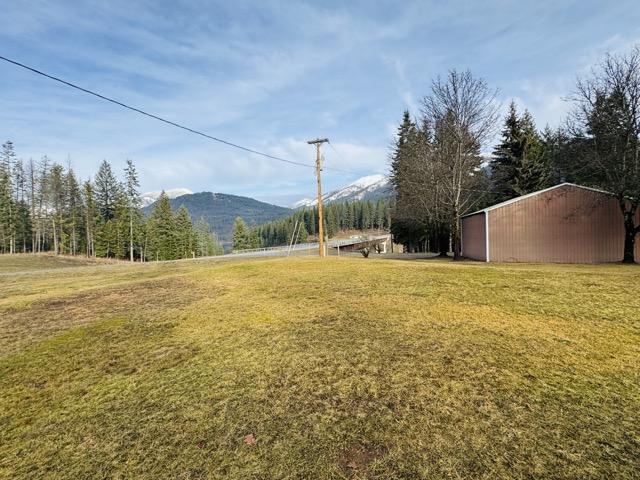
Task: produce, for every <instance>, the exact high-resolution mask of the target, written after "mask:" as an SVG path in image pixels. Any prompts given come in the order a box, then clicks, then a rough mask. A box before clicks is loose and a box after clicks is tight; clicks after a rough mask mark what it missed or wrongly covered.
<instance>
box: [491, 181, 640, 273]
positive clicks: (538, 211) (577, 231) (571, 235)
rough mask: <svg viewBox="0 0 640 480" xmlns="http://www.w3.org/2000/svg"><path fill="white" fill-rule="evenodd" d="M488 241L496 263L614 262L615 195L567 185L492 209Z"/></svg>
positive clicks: (617, 234) (619, 238) (617, 244)
mask: <svg viewBox="0 0 640 480" xmlns="http://www.w3.org/2000/svg"><path fill="white" fill-rule="evenodd" d="M489 246H490V257H491V260H492V261H496V262H557V263H598V262H618V261H620V260H622V254H623V247H624V225H623V223H622V219H621V214H620V210H619V207H618V204H617V202H616V200H615V198H613V197H611V196H609V195H606V194H603V193H599V192H595V191H591V190H586V189H582V188H579V187H575V186H571V185H566V186H562V187H560V188H557V189H554V190H550V191H547V192H543V193H541V194H539V195H535V196H532V197H529V198H526V199H523V200H522V201H519V202H514V203H511V204H508V205H505V206H503V207H500V208H497V209H495V210H492V211H491V215H490V216H489ZM636 251H637V249H636Z"/></svg>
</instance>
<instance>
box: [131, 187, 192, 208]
mask: <svg viewBox="0 0 640 480" xmlns="http://www.w3.org/2000/svg"><path fill="white" fill-rule="evenodd" d="M161 193H162V191H159V192H147V193H143V194H142V195H140V200H141V201H142V208H144V207H147V206H149V205H151V204H152V203H153V202H155V201H156V200H157V199H158V198H159V197H160V194H161ZM164 193H166V194H167V196H168V197H169V198H178V197H181V196H182V195H188V194H190V193H193V192H192V191H191V190H189V189H188V188H172V189H171V190H165V191H164Z"/></svg>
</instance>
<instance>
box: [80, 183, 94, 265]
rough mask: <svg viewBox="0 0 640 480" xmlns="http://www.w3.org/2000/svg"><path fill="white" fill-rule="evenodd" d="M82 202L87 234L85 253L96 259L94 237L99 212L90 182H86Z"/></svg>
mask: <svg viewBox="0 0 640 480" xmlns="http://www.w3.org/2000/svg"><path fill="white" fill-rule="evenodd" d="M82 200H83V217H84V232H85V251H86V254H87V257H94V256H95V254H96V250H95V239H94V236H95V230H96V224H97V220H98V211H97V206H96V202H95V197H94V193H93V185H92V184H91V182H89V181H87V182H85V183H84V185H83V188H82Z"/></svg>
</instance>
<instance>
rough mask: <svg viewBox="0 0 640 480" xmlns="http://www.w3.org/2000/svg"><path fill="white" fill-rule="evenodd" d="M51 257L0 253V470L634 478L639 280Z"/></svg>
mask: <svg viewBox="0 0 640 480" xmlns="http://www.w3.org/2000/svg"><path fill="white" fill-rule="evenodd" d="M21 262H22V263H21ZM38 262H41V263H40V264H39V265H38ZM66 263H67V261H66V260H65V261H62V265H61V266H63V267H64V266H68V265H67V264H66ZM56 266H57V260H56V259H51V258H48V259H40V260H34V259H31V258H26V257H13V258H12V257H6V256H4V257H2V256H0V273H1V274H2V275H0V477H1V478H11V479H23V478H24V479H27V478H28V479H32V478H69V479H81V478H143V479H162V478H177V479H195V478H214V479H218V478H237V479H248V478H249V479H250V478H255V479H270V478H300V479H308V478H320V479H322V478H379V479H396V478H490V479H495V478H638V475H639V474H638V472H639V471H640V295H639V292H640V267H636V266H620V265H615V266H614V265H610V266H540V265H538V266H536V265H484V264H478V263H461V264H453V263H450V262H443V261H440V260H410V261H401V260H384V259H374V258H370V259H368V260H365V259H363V258H358V257H343V258H328V259H325V261H323V262H321V261H319V259H316V258H289V259H264V260H242V261H234V262H221V261H201V262H176V263H165V264H158V265H156V264H145V265H135V266H129V265H125V264H113V265H111V264H108V265H95V264H89V265H85V266H82V265H76V267H75V268H73V269H69V268H56ZM38 268H41V269H43V270H42V271H41V272H39V271H38ZM24 270H32V272H31V273H29V274H24V273H23V272H24ZM12 272H14V273H12Z"/></svg>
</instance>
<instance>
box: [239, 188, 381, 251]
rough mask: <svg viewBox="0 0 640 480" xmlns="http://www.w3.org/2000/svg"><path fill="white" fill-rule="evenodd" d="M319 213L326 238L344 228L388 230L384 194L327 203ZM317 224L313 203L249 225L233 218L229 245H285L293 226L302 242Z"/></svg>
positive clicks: (289, 239)
mask: <svg viewBox="0 0 640 480" xmlns="http://www.w3.org/2000/svg"><path fill="white" fill-rule="evenodd" d="M323 213H324V231H325V234H326V235H327V237H328V238H331V237H333V236H334V235H336V234H337V233H339V232H343V231H347V230H370V229H378V230H384V231H388V230H389V227H390V224H391V210H390V206H389V201H388V200H387V199H384V198H380V199H378V200H376V201H371V200H356V201H351V202H343V203H330V204H327V205H325V206H324V209H323ZM296 225H297V228H296ZM317 226H318V208H317V207H313V208H302V209H299V210H297V211H296V212H295V213H294V214H293V215H291V216H289V217H286V218H283V219H280V220H275V221H272V222H267V223H264V224H262V225H256V226H251V227H248V226H247V225H246V223H245V222H244V220H243V219H241V218H237V219H236V221H235V224H234V228H233V248H234V250H243V249H248V248H263V247H273V246H279V245H286V244H288V243H289V242H291V238H292V237H293V235H294V229H296V239H297V242H299V243H304V242H306V241H307V239H308V237H309V236H316V235H317Z"/></svg>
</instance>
